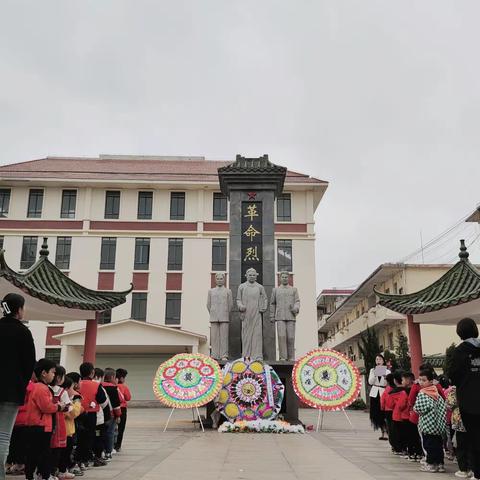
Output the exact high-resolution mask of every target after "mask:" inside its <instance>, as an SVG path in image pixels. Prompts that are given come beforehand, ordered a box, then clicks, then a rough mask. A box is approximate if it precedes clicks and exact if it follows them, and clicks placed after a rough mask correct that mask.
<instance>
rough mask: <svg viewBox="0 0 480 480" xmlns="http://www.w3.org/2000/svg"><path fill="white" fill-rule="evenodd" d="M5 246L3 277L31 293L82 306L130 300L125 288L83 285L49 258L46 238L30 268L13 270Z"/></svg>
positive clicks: (97, 307) (0, 264)
mask: <svg viewBox="0 0 480 480" xmlns="http://www.w3.org/2000/svg"><path fill="white" fill-rule="evenodd" d="M4 253H5V250H0V277H3V278H4V279H5V280H7V281H8V282H10V283H11V284H13V285H15V286H16V287H17V288H19V289H20V290H22V291H24V292H25V293H27V294H28V295H30V296H32V297H35V298H38V299H40V300H42V301H44V302H46V303H50V304H53V305H58V306H59V307H66V308H73V309H79V310H90V311H103V310H109V309H111V308H114V307H117V306H118V305H121V304H122V303H125V301H126V295H127V294H129V293H130V292H131V290H132V287H130V289H129V290H125V291H123V292H111V291H97V290H91V289H89V288H86V287H84V286H83V285H80V284H79V283H77V282H75V281H74V280H72V279H71V278H69V277H68V276H67V275H65V274H64V273H63V272H62V271H61V270H59V269H58V268H57V267H56V266H55V265H54V264H53V263H51V262H50V260H49V259H48V253H49V252H48V246H47V239H46V238H44V243H43V245H42V249H41V250H40V257H39V259H38V260H37V261H36V262H35V264H34V265H32V267H30V268H29V269H28V270H27V271H26V272H24V273H19V272H16V271H14V270H12V269H11V268H10V267H9V266H8V265H7V262H6V261H5V256H4Z"/></svg>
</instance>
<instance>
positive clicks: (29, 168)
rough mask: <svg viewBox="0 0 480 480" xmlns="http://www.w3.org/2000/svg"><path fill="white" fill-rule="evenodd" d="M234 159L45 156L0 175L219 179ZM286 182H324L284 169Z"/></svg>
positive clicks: (15, 165) (3, 168)
mask: <svg viewBox="0 0 480 480" xmlns="http://www.w3.org/2000/svg"><path fill="white" fill-rule="evenodd" d="M232 163H233V162H225V161H215V160H205V159H203V158H202V157H184V158H182V157H145V156H121V155H120V156H110V155H101V156H100V157H98V158H89V157H46V158H41V159H38V160H30V161H28V162H20V163H13V164H10V165H3V166H0V179H8V178H39V179H41V178H56V179H72V180H147V181H148V180H152V181H187V182H218V172H217V171H218V169H219V168H221V167H226V166H228V165H230V164H232ZM286 182H287V183H312V184H326V183H327V182H325V181H323V180H319V179H317V178H313V177H309V176H308V175H304V174H301V173H296V172H287V178H286Z"/></svg>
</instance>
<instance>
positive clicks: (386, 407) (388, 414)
mask: <svg viewBox="0 0 480 480" xmlns="http://www.w3.org/2000/svg"><path fill="white" fill-rule="evenodd" d="M385 380H386V382H387V386H386V387H385V390H384V391H383V393H382V396H381V397H380V408H381V410H382V411H384V412H385V423H386V425H387V431H388V441H389V443H390V446H391V447H392V452H393V453H394V452H395V447H396V444H395V432H394V431H393V419H392V415H393V403H392V397H391V396H390V392H391V391H392V390H393V388H394V387H395V383H394V381H393V373H389V374H388V375H386V377H385Z"/></svg>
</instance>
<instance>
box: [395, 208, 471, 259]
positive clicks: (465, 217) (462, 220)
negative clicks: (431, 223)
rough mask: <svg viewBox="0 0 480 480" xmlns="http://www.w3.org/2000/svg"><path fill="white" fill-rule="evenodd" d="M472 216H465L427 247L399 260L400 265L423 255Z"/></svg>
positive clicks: (432, 240)
mask: <svg viewBox="0 0 480 480" xmlns="http://www.w3.org/2000/svg"><path fill="white" fill-rule="evenodd" d="M469 216H470V213H468V214H467V215H464V216H463V217H462V218H461V219H460V220H458V221H456V222H455V223H454V224H453V225H451V226H450V227H449V228H447V229H446V230H444V231H443V232H442V233H440V234H439V235H437V236H436V237H434V238H432V239H431V240H430V241H428V242H427V243H426V244H425V245H423V248H422V247H421V248H419V249H417V250H415V251H414V252H412V253H410V254H409V255H406V256H405V257H403V258H402V259H401V260H399V262H400V263H405V262H406V261H407V260H409V259H410V258H412V257H415V256H417V255H418V254H420V253H422V250H423V251H425V249H427V248H429V247H431V246H433V245H434V244H435V243H436V242H438V241H439V240H441V239H442V238H444V237H445V235H448V234H449V233H450V232H452V231H454V230H455V229H456V228H458V227H459V226H460V225H462V224H463V223H464V222H465V220H466V219H467V218H468V217H469Z"/></svg>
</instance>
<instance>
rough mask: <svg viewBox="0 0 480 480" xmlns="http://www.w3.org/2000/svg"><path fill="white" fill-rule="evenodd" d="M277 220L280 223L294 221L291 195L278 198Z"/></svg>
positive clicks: (282, 195) (285, 194)
mask: <svg viewBox="0 0 480 480" xmlns="http://www.w3.org/2000/svg"><path fill="white" fill-rule="evenodd" d="M277 220H278V221H279V222H291V221H292V198H291V195H290V194H289V193H282V194H281V195H279V196H278V197H277Z"/></svg>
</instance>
